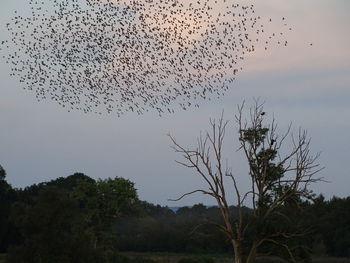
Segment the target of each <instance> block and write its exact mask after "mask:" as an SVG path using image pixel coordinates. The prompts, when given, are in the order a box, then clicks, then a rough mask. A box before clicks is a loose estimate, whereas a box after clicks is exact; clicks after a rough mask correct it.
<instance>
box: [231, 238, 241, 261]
mask: <svg viewBox="0 0 350 263" xmlns="http://www.w3.org/2000/svg"><path fill="white" fill-rule="evenodd" d="M231 243H232V246H233V251H234V253H235V254H234V256H235V261H234V263H244V262H243V261H242V246H241V245H242V244H241V242H240V241H239V240H234V239H233V240H232V241H231Z"/></svg>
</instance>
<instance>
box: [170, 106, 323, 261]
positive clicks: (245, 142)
mask: <svg viewBox="0 0 350 263" xmlns="http://www.w3.org/2000/svg"><path fill="white" fill-rule="evenodd" d="M244 109H245V106H244V103H242V105H240V106H238V114H237V115H235V120H236V123H237V125H238V135H239V143H240V147H239V150H241V151H242V152H243V153H244V156H245V158H246V160H247V162H248V166H249V174H248V175H247V176H249V179H250V181H251V184H250V187H249V189H248V191H242V189H241V188H240V187H239V185H238V182H237V178H238V177H237V175H236V174H233V173H232V169H228V167H227V166H225V165H224V164H223V156H222V155H223V146H224V138H225V132H226V128H227V125H228V121H225V120H224V117H223V114H222V115H221V117H220V118H219V120H218V121H215V120H210V128H211V129H210V131H207V132H206V133H205V134H204V135H203V134H201V135H200V136H199V138H198V140H197V146H196V147H195V148H194V149H189V148H185V147H183V146H181V145H180V144H179V143H178V142H177V141H176V140H175V138H174V137H173V136H171V135H169V137H170V139H171V141H172V143H173V148H174V150H175V152H177V153H179V154H181V155H182V160H181V161H177V162H178V163H179V164H181V165H183V166H185V167H188V168H191V169H194V170H195V171H196V172H197V174H198V175H199V176H200V177H201V178H202V179H203V180H204V181H205V183H206V186H207V189H196V190H194V191H191V192H188V193H185V194H183V195H182V196H181V197H179V198H178V199H175V200H174V201H176V200H180V199H182V198H184V197H185V196H187V195H191V194H194V193H198V192H199V193H203V194H206V195H210V196H212V197H213V198H214V199H215V200H216V203H217V205H218V208H219V210H220V213H221V217H222V223H220V224H218V223H213V224H216V226H217V227H218V228H219V229H220V230H221V231H222V232H223V233H224V234H225V235H226V237H227V238H228V240H229V241H230V244H231V246H232V249H233V252H234V262H235V263H252V262H254V261H255V259H256V257H257V252H258V249H259V248H260V247H261V246H263V245H265V244H266V243H270V244H274V245H277V246H280V247H281V248H283V249H284V250H285V251H286V252H287V253H288V255H289V257H290V259H292V260H294V256H293V251H294V249H295V247H291V246H289V245H288V240H290V239H293V238H296V237H300V236H303V235H305V234H306V231H305V230H302V229H294V230H293V231H291V230H290V229H287V228H286V229H284V228H276V227H275V228H274V227H272V229H269V230H268V231H267V230H266V229H265V230H264V225H267V224H270V225H271V223H270V222H269V221H273V220H274V219H276V218H279V219H281V218H285V219H287V220H288V218H289V215H288V210H286V209H285V208H286V207H287V205H288V204H294V207H295V209H297V208H298V204H299V203H300V200H303V199H304V198H307V197H309V196H310V191H309V185H310V184H311V183H314V182H317V181H319V180H321V178H315V177H314V175H315V174H316V173H317V172H319V171H320V170H321V169H322V168H320V166H319V164H318V163H317V159H318V157H319V154H316V155H315V156H312V155H311V153H310V139H309V138H308V136H307V133H306V131H303V130H301V129H299V132H298V134H297V136H294V135H293V134H292V132H291V125H290V126H289V127H288V129H287V132H286V133H285V134H283V135H282V136H278V134H277V124H276V122H275V120H274V119H273V120H272V121H271V122H270V123H268V124H265V123H264V119H265V117H266V114H265V112H264V111H263V103H259V100H255V104H254V105H253V106H252V107H251V108H250V110H249V114H248V116H249V117H248V118H244ZM287 138H290V139H291V149H290V150H289V151H288V153H287V154H284V155H282V153H281V147H282V145H284V144H285V143H286V139H287ZM232 189H233V194H234V196H235V201H234V203H233V205H234V207H235V211H236V213H235V215H233V213H232V209H230V204H229V203H230V201H229V197H230V194H232ZM230 191H231V192H230ZM246 204H248V205H249V206H252V209H250V210H249V211H250V212H249V216H247V213H246V211H247V209H246V207H245V206H246ZM289 212H290V211H289ZM259 226H262V227H260V228H259ZM248 233H249V234H250V235H252V234H253V237H252V238H251V239H250V241H249V242H247V236H248Z"/></svg>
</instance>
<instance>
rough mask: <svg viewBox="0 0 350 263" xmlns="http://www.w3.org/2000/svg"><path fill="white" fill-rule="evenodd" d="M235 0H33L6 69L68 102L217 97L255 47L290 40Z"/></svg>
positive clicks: (97, 104)
mask: <svg viewBox="0 0 350 263" xmlns="http://www.w3.org/2000/svg"><path fill="white" fill-rule="evenodd" d="M231 1H232V0H194V1H193V0H29V7H30V11H29V12H27V14H26V15H20V14H18V12H16V14H15V15H14V17H13V18H12V20H11V21H9V23H7V25H6V26H7V30H8V31H9V33H10V34H9V36H10V38H9V39H8V40H7V41H2V42H0V44H2V47H3V48H4V47H5V48H7V50H8V52H7V53H6V54H5V55H4V58H5V59H6V61H7V63H9V64H10V67H11V70H12V73H11V75H14V76H17V77H18V78H19V80H20V81H21V82H22V84H23V88H25V89H27V90H31V91H33V92H35V95H36V97H37V99H38V100H42V99H49V100H52V101H55V102H57V103H58V104H60V105H61V106H63V107H66V108H67V109H68V110H74V109H76V110H82V111H84V112H86V113H87V112H95V113H103V112H108V113H111V112H115V113H116V114H117V115H118V116H120V115H122V114H124V113H125V112H130V111H132V112H136V113H138V114H143V113H144V112H147V111H149V110H152V109H154V110H156V111H157V112H158V113H159V114H163V113H164V112H170V113H172V112H174V109H175V107H177V106H180V108H183V109H187V108H188V107H191V106H196V107H198V106H199V103H200V101H201V100H206V99H211V98H216V97H221V96H223V95H224V94H225V92H226V91H227V89H228V88H229V87H231V86H232V85H231V83H233V82H234V80H235V77H236V76H237V74H238V73H239V72H240V71H241V70H242V61H243V60H244V58H245V56H246V55H248V54H249V53H252V52H254V51H255V50H256V49H257V47H258V46H263V47H264V48H265V49H267V48H269V47H270V46H271V44H272V43H273V44H280V45H287V41H285V40H284V37H285V36H284V33H285V32H286V31H288V30H291V28H290V27H289V26H287V24H286V23H285V21H284V20H285V19H284V18H281V21H280V22H281V23H282V24H283V25H284V26H285V28H283V29H282V30H281V32H267V31H268V30H267V29H266V27H265V25H266V23H272V21H271V19H266V20H265V19H263V18H262V17H261V16H259V15H258V14H257V13H256V10H255V8H254V6H253V5H241V4H238V3H232V2H231Z"/></svg>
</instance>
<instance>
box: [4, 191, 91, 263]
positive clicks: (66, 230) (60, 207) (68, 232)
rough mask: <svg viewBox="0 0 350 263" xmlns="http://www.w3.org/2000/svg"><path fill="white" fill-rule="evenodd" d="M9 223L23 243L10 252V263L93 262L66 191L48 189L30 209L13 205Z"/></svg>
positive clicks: (18, 203)
mask: <svg viewBox="0 0 350 263" xmlns="http://www.w3.org/2000/svg"><path fill="white" fill-rule="evenodd" d="M12 219H13V221H14V222H15V224H16V226H17V227H18V228H19V230H20V233H21V234H22V235H23V239H24V243H23V244H22V245H21V246H17V247H15V248H13V249H12V250H10V253H9V262H14V263H19V262H28V263H31V262H33V263H37V262H43V263H44V262H47V263H49V262H51V263H54V262H57V263H58V262H60V263H61V262H93V259H94V258H95V255H94V253H93V250H91V249H90V248H89V244H88V243H87V240H89V237H88V236H86V235H84V229H85V225H84V222H83V220H82V214H81V213H80V212H79V208H78V203H77V202H76V201H75V200H73V199H71V198H70V196H69V192H68V191H66V190H62V189H58V188H56V187H47V188H45V189H43V190H41V191H40V192H39V194H38V196H37V197H36V198H35V203H34V204H33V205H31V204H25V203H23V202H17V203H15V204H14V206H13V209H12Z"/></svg>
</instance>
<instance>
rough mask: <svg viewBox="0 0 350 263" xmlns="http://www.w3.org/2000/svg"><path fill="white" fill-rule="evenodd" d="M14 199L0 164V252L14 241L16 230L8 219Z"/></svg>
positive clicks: (12, 190)
mask: <svg viewBox="0 0 350 263" xmlns="http://www.w3.org/2000/svg"><path fill="white" fill-rule="evenodd" d="M15 200H16V192H15V190H14V189H12V187H11V185H10V184H8V183H7V182H6V171H5V170H4V168H3V167H2V166H1V165H0V253H4V252H6V251H7V248H8V246H9V245H11V244H13V243H15V239H16V236H17V233H16V230H15V228H14V226H13V224H12V223H11V221H10V220H9V214H10V209H11V204H12V203H13V202H14V201H15Z"/></svg>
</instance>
